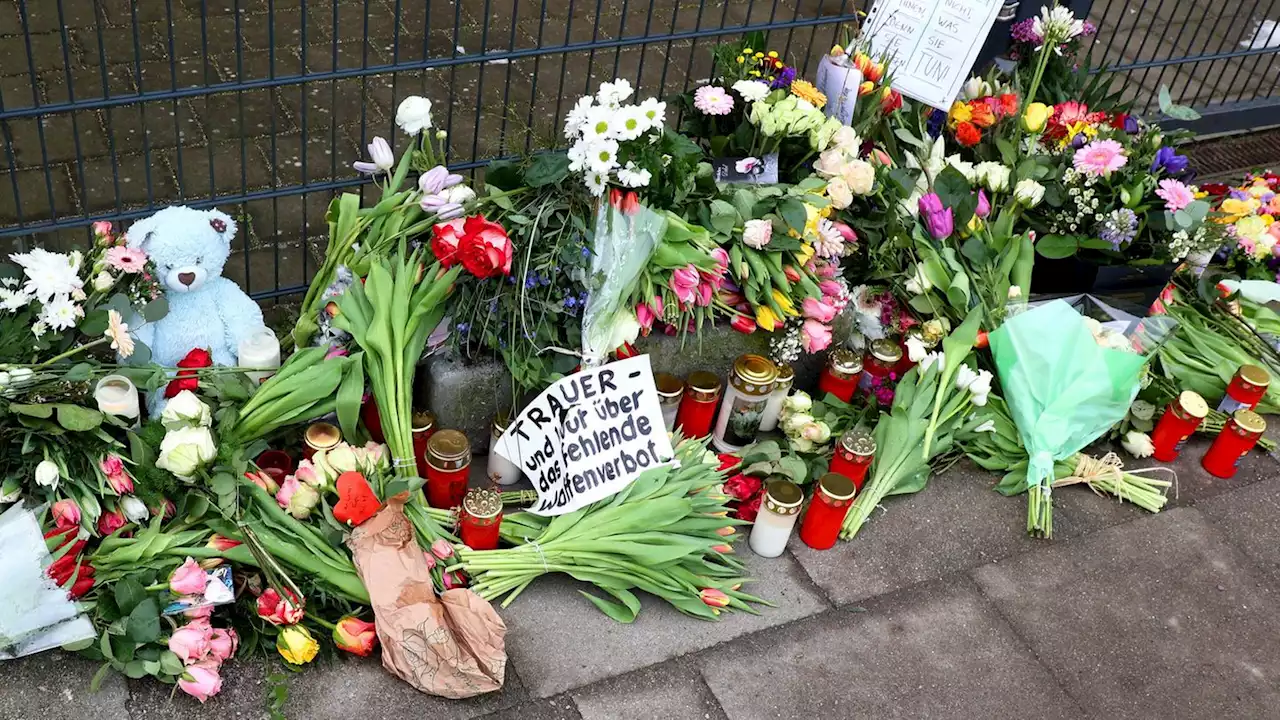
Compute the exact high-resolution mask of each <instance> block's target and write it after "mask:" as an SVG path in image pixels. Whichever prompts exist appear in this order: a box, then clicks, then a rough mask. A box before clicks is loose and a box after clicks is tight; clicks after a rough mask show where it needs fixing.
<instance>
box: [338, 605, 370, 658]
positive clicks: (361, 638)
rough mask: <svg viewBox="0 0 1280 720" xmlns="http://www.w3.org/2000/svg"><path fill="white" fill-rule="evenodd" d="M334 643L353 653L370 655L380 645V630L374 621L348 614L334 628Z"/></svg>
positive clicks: (339, 647)
mask: <svg viewBox="0 0 1280 720" xmlns="http://www.w3.org/2000/svg"><path fill="white" fill-rule="evenodd" d="M333 644H334V645H337V646H338V649H339V650H345V651H346V652H349V653H351V654H352V655H359V656H360V657H368V656H369V654H370V653H372V652H373V649H374V648H375V647H377V646H378V632H377V630H376V629H375V627H374V624H373V623H371V622H365V621H364V620H361V619H360V618H358V617H355V616H354V615H348V616H346V617H344V618H342V619H341V620H339V621H338V624H337V625H336V626H335V627H334V628H333Z"/></svg>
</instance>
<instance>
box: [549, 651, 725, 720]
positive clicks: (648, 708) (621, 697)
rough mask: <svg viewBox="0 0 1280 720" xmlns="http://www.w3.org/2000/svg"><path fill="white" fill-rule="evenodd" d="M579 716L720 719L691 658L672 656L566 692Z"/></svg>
mask: <svg viewBox="0 0 1280 720" xmlns="http://www.w3.org/2000/svg"><path fill="white" fill-rule="evenodd" d="M570 695H571V696H572V697H573V702H574V704H575V705H577V706H578V712H579V713H581V714H582V717H583V720H649V718H662V719H663V720H724V718H725V714H724V711H723V710H721V709H720V704H719V703H718V702H716V698H715V695H713V694H712V693H711V689H710V688H708V687H707V685H706V683H704V682H703V681H702V676H701V675H700V674H699V673H698V669H697V667H696V666H695V664H694V663H693V662H692V661H687V660H675V661H672V662H667V663H663V664H661V665H655V666H653V667H651V668H646V669H644V670H638V671H636V672H634V673H628V674H626V675H621V676H619V677H616V678H612V679H610V680H605V681H604V682H600V683H596V684H595V685H589V686H587V687H585V688H582V689H581V690H575V691H574V692H572V693H570Z"/></svg>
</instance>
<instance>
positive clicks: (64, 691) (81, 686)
mask: <svg viewBox="0 0 1280 720" xmlns="http://www.w3.org/2000/svg"><path fill="white" fill-rule="evenodd" d="M99 667H100V665H99V663H95V662H91V661H89V660H86V659H84V658H81V657H79V656H77V655H72V654H69V653H64V652H58V651H50V652H44V653H39V654H37V655H31V656H28V657H25V658H20V659H18V660H0V674H2V675H3V676H4V682H3V684H0V720H31V718H50V719H52V718H55V717H56V718H63V717H68V718H94V720H129V713H128V711H127V710H126V709H125V702H126V701H127V700H128V699H129V688H128V687H127V686H126V685H125V681H124V676H122V675H120V674H118V673H112V674H111V675H109V676H108V677H107V678H106V679H104V680H103V682H102V685H101V686H100V687H99V688H98V692H96V693H92V692H89V683H90V682H92V680H93V676H94V673H96V672H97V671H98V668H99ZM53 708H56V711H55V714H53V715H51V714H50V711H51V710H53Z"/></svg>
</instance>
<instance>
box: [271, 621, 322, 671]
mask: <svg viewBox="0 0 1280 720" xmlns="http://www.w3.org/2000/svg"><path fill="white" fill-rule="evenodd" d="M276 650H277V651H278V652H279V653H280V657H282V658H284V659H285V660H286V661H287V662H289V663H291V664H293V665H302V664H304V663H309V662H311V661H312V660H313V659H315V656H316V653H317V652H319V650H320V643H318V642H316V639H315V638H313V637H311V633H310V632H309V631H308V630H307V629H306V628H305V627H303V626H301V625H285V626H284V627H282V628H280V634H279V635H277V636H276Z"/></svg>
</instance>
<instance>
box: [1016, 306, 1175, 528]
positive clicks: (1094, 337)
mask: <svg viewBox="0 0 1280 720" xmlns="http://www.w3.org/2000/svg"><path fill="white" fill-rule="evenodd" d="M1075 300H1077V306H1073V305H1072V304H1071V303H1069V302H1067V301H1066V300H1054V301H1051V302H1048V303H1045V304H1042V305H1039V306H1037V307H1035V308H1032V309H1029V310H1027V311H1026V312H1023V313H1020V314H1017V315H1015V316H1013V317H1011V318H1009V319H1008V320H1007V321H1006V322H1005V323H1004V325H1002V326H1001V327H1000V328H999V329H998V330H996V331H995V332H993V333H991V336H990V337H991V353H992V356H993V358H994V359H995V364H996V373H997V375H998V376H999V378H1000V385H1001V387H1002V388H1003V390H1004V398H1005V401H1006V403H1007V404H1008V406H1009V412H1010V414H1011V415H1012V416H1013V420H1014V422H1015V423H1016V425H1017V427H1018V434H1019V436H1020V437H1021V439H1022V444H1023V446H1024V447H1025V448H1026V450H1027V455H1028V457H1029V461H1028V463H1027V485H1026V487H1027V490H1028V491H1029V492H1028V495H1027V530H1028V531H1029V532H1030V533H1032V534H1033V535H1037V536H1041V537H1046V538H1048V537H1052V536H1053V498H1052V495H1051V492H1052V483H1053V480H1054V464H1055V463H1056V462H1058V461H1062V460H1067V459H1068V458H1071V457H1073V456H1074V455H1075V454H1076V453H1078V452H1079V451H1080V450H1082V449H1084V447H1085V446H1087V445H1089V443H1092V442H1093V441H1094V440H1097V439H1098V438H1099V437H1101V436H1102V434H1103V433H1105V432H1106V431H1107V429H1108V428H1110V427H1111V426H1112V425H1114V424H1115V423H1117V422H1119V421H1120V420H1121V419H1122V418H1124V416H1125V414H1126V413H1127V412H1128V410H1129V406H1130V404H1132V403H1133V399H1134V397H1136V396H1137V394H1138V389H1139V386H1140V383H1141V379H1142V374H1143V370H1144V368H1145V367H1146V364H1147V361H1148V360H1149V359H1150V358H1151V356H1152V354H1153V353H1154V351H1155V350H1156V348H1157V347H1158V345H1159V343H1160V342H1161V341H1162V340H1163V339H1164V338H1165V337H1166V336H1167V335H1168V333H1169V331H1170V330H1172V328H1173V327H1174V325H1175V324H1176V323H1175V321H1173V320H1172V319H1170V318H1167V317H1156V318H1145V319H1142V320H1139V319H1137V318H1135V317H1133V316H1132V315H1127V314H1125V313H1122V312H1119V311H1117V310H1115V309H1114V308H1111V307H1110V306H1107V305H1105V304H1103V303H1100V302H1098V301H1096V300H1094V299H1093V298H1091V297H1089V296H1083V297H1080V298H1075ZM1082 312H1083V313H1087V314H1082ZM1091 315H1101V316H1102V317H1103V318H1104V319H1105V322H1103V321H1100V320H1099V319H1098V318H1096V317H1092V316H1091Z"/></svg>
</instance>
